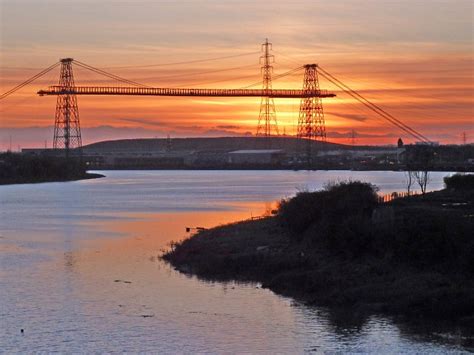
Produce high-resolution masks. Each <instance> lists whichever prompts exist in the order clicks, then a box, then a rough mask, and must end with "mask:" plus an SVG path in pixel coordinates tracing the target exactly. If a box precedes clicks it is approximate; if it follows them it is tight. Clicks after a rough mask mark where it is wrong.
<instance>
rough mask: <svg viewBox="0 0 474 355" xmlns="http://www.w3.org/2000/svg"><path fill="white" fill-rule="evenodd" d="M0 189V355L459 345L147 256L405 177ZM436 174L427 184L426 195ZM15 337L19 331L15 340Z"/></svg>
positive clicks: (390, 187) (147, 178) (399, 185)
mask: <svg viewBox="0 0 474 355" xmlns="http://www.w3.org/2000/svg"><path fill="white" fill-rule="evenodd" d="M104 174H105V175H107V177H106V178H103V179H96V180H87V181H78V182H66V183H44V184H29V185H11V186H0V203H1V215H0V268H1V269H0V307H1V309H0V322H1V323H0V345H1V349H2V350H3V351H5V352H11V351H16V352H25V351H26V352H31V351H68V352H91V351H112V352H113V351H130V352H138V351H150V352H168V353H176V352H178V353H187V352H211V353H214V352H215V353H222V352H232V353H233V352H251V353H256V352H265V353H275V352H278V353H303V352H308V351H309V352H311V351H321V352H372V353H380V352H385V353H386V352H389V353H394V352H395V353H397V352H404V353H407V352H412V353H420V352H421V353H436V352H438V353H446V352H453V353H459V352H460V351H462V350H463V348H462V347H461V346H460V345H458V344H459V343H460V342H461V340H459V339H457V336H456V334H451V333H443V332H436V333H435V334H431V335H430V334H428V335H427V334H426V333H424V332H421V331H418V330H417V329H416V328H415V329H409V328H407V327H404V326H400V325H398V324H395V323H393V322H392V321H390V320H388V319H384V318H380V317H373V318H369V319H362V320H361V319H357V318H355V319H351V317H350V316H349V317H348V315H346V316H345V317H343V319H344V321H341V320H340V319H341V317H339V316H335V315H334V314H331V313H328V312H326V311H325V310H322V309H317V308H311V307H306V306H304V305H301V304H298V303H296V302H294V301H292V300H291V299H287V298H283V297H280V296H277V295H275V294H273V293H272V292H270V291H268V290H264V289H261V288H259V286H258V285H255V284H245V285H241V284H235V283H225V284H224V283H207V282H203V281H200V280H197V279H196V278H190V277H187V276H184V275H182V274H180V273H178V272H176V271H174V270H172V269H171V268H170V267H169V266H168V265H166V264H164V263H163V262H161V261H160V260H159V259H158V258H157V255H159V254H160V252H161V250H162V249H163V248H165V247H166V246H167V245H168V243H169V242H170V241H171V240H178V239H181V238H183V237H185V236H186V233H185V230H184V229H185V227H187V226H189V227H194V226H204V227H209V226H214V225H217V224H220V223H226V222H230V221H235V220H239V219H243V218H248V217H250V216H255V215H260V214H262V213H264V212H265V210H268V209H269V208H271V206H272V202H274V201H276V200H278V199H280V198H282V197H289V196H292V195H294V194H295V193H296V192H297V191H298V190H302V189H316V188H320V187H321V186H322V185H323V184H324V183H325V182H327V181H329V180H338V179H347V178H352V179H361V180H365V181H370V182H373V183H375V184H377V185H378V186H379V187H380V189H381V191H382V192H392V191H402V190H404V186H403V180H404V177H403V173H397V172H349V171H346V172H344V171H337V172H328V171H323V172H303V171H301V172H292V171H240V172H238V171H106V172H104ZM445 175H446V173H433V174H432V182H431V184H430V188H432V189H438V188H440V187H442V177H443V176H445ZM22 328H23V329H24V333H23V334H21V332H20V329H22Z"/></svg>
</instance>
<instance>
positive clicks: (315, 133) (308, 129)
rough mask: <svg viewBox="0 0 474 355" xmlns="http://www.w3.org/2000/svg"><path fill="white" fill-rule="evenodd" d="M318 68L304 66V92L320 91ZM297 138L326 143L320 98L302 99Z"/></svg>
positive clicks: (309, 65)
mask: <svg viewBox="0 0 474 355" xmlns="http://www.w3.org/2000/svg"><path fill="white" fill-rule="evenodd" d="M317 68H318V65H317V64H306V65H305V66H304V79H303V91H308V92H315V91H319V80H318V71H317ZM297 137H298V138H306V139H316V140H321V141H323V142H325V141H326V126H325V123H324V112H323V103H322V100H321V98H320V97H317V96H311V97H309V96H308V97H304V98H302V99H301V104H300V115H299V119H298V133H297Z"/></svg>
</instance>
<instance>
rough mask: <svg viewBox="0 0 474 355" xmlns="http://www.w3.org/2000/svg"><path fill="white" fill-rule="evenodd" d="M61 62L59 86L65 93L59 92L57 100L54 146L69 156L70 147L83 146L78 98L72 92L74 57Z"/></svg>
mask: <svg viewBox="0 0 474 355" xmlns="http://www.w3.org/2000/svg"><path fill="white" fill-rule="evenodd" d="M60 62H61V73H60V76H59V86H60V87H61V90H62V91H64V93H61V94H59V95H58V98H57V100H56V116H55V121H54V139H53V148H54V149H64V150H65V153H66V157H68V156H69V151H70V149H74V148H78V149H79V150H80V149H81V148H82V139H81V127H80V124H79V109H78V108H77V98H76V95H75V94H71V91H73V90H74V88H75V85H74V75H73V72H72V62H73V59H72V58H64V59H61V60H60Z"/></svg>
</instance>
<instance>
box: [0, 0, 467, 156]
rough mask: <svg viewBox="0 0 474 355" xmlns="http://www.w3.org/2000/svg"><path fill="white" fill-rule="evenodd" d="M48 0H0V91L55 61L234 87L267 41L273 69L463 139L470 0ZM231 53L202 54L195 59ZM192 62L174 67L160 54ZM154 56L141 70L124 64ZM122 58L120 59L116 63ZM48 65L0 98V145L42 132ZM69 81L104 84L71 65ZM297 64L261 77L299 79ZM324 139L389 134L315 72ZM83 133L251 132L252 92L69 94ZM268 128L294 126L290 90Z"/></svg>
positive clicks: (35, 141)
mask: <svg viewBox="0 0 474 355" xmlns="http://www.w3.org/2000/svg"><path fill="white" fill-rule="evenodd" d="M267 4H268V3H267V2H263V1H253V2H251V1H232V0H231V1H226V2H222V1H217V0H213V1H197V0H196V1H193V0H187V1H183V2H176V3H175V2H173V1H119V2H113V1H109V0H106V1H101V2H100V4H97V2H93V1H89V0H84V1H69V2H60V1H50V0H45V1H43V2H38V1H34V0H29V1H28V0H16V1H13V0H3V1H1V2H0V6H1V7H0V9H1V16H2V17H1V25H0V26H1V28H0V32H1V42H0V44H1V57H0V59H1V62H0V92H2V93H3V92H5V91H6V90H8V89H10V88H11V87H13V86H15V85H17V84H18V83H20V82H22V81H23V80H25V79H27V78H28V77H30V76H32V75H33V74H35V73H36V72H38V71H40V70H41V69H43V68H45V67H47V66H49V65H51V64H52V63H54V62H56V61H57V60H58V59H59V58H62V57H73V58H75V59H77V60H80V61H82V62H85V63H88V64H90V65H93V66H96V67H100V68H109V69H106V70H108V71H110V72H112V73H114V74H117V75H120V76H123V77H126V78H129V79H132V80H135V81H139V82H141V83H144V84H147V85H150V86H160V87H199V88H205V87H209V88H239V87H244V86H247V85H249V84H252V83H255V82H258V81H259V80H261V76H260V68H259V67H260V64H259V55H260V54H259V53H257V51H259V50H260V43H261V42H263V40H264V39H265V37H269V39H270V41H271V42H273V49H274V52H273V54H274V55H275V60H276V62H275V64H274V67H275V72H274V74H275V75H278V74H279V73H283V72H286V71H288V70H290V69H292V68H295V67H297V66H299V65H302V64H306V63H319V64H320V65H321V66H322V67H323V68H325V69H326V70H328V71H329V72H331V73H332V74H334V75H335V76H336V77H338V78H339V79H341V80H342V81H343V82H345V83H346V84H348V85H349V86H351V87H352V88H354V89H356V90H358V91H359V92H360V93H362V94H363V95H364V96H366V97H367V98H369V99H370V100H372V101H373V102H375V103H377V104H378V105H380V106H381V107H383V108H384V109H386V110H387V111H389V112H390V113H392V114H393V115H394V116H396V117H397V118H399V119H400V120H402V121H404V122H406V123H407V124H409V125H410V126H412V127H414V128H415V129H417V130H418V131H420V132H422V133H423V134H424V135H425V136H427V137H429V138H430V139H432V140H434V141H440V142H442V143H455V144H459V143H461V135H462V132H466V133H467V137H468V140H469V141H470V142H473V141H474V129H473V106H472V105H473V94H474V83H473V55H472V54H473V52H472V51H473V46H472V45H473V43H472V25H473V24H472V11H473V5H472V2H471V1H436V0H433V1H431V0H430V1H421V0H419V1H415V2H412V1H408V0H407V1H405V0H399V1H375V0H374V1H339V2H337V4H332V3H328V2H327V1H310V0H304V1H302V0H299V1H292V2H289V1H274V2H272V5H271V6H269V5H267ZM238 54H242V56H239V57H233V58H226V59H220V60H212V61H199V60H204V59H208V58H216V57H225V56H232V55H238ZM187 61H196V62H193V63H187V64H173V65H162V64H167V63H177V62H187ZM146 65H156V66H151V67H145V68H140V67H134V66H146ZM124 66H126V67H131V68H123V67H124ZM58 77H59V71H58V70H55V71H53V72H51V73H49V74H48V75H46V76H45V77H44V78H42V79H41V80H38V81H37V82H36V83H34V84H32V85H29V86H27V87H25V88H23V89H21V90H20V91H19V92H17V93H16V94H14V95H12V96H10V97H8V98H6V99H4V100H2V101H0V129H1V131H0V133H1V134H0V149H1V150H4V149H7V148H8V146H9V139H10V136H12V141H13V143H12V144H13V148H14V149H16V148H17V146H18V145H21V146H22V147H27V146H30V147H31V146H43V145H44V144H45V141H47V142H46V143H47V144H48V145H50V144H51V141H52V124H53V122H54V110H55V98H54V97H38V96H37V95H35V92H36V91H37V90H38V89H40V88H45V87H46V86H48V85H51V84H55V83H56V82H57V80H58ZM75 77H76V84H77V85H104V86H106V85H114V83H113V82H112V81H110V80H108V79H104V78H100V77H98V76H97V75H96V74H93V73H90V72H87V71H85V70H84V69H81V68H77V69H76V70H75ZM302 79H303V73H302V72H301V71H300V72H299V73H297V74H296V75H293V76H290V77H286V78H282V79H280V80H277V81H275V82H274V88H301V86H302ZM321 87H322V88H325V89H329V90H334V91H335V92H336V94H338V97H337V98H334V99H325V100H324V110H325V113H326V127H327V133H328V140H330V141H335V142H340V143H350V138H349V137H350V132H351V130H354V131H355V132H356V136H357V138H356V143H357V144H386V143H392V144H393V143H395V142H396V139H397V138H398V137H399V136H401V137H403V138H404V140H405V141H407V142H410V141H412V139H411V138H410V137H405V135H404V134H402V132H400V131H399V130H398V129H396V128H394V127H393V126H391V125H390V124H389V123H387V122H385V121H382V120H380V119H378V118H377V117H376V116H375V115H374V114H372V113H371V112H370V111H368V110H367V109H365V108H364V107H363V106H361V105H360V104H357V103H355V102H354V101H353V100H352V99H350V98H349V97H348V96H347V95H345V94H343V93H340V92H338V91H337V90H336V88H334V87H333V86H332V85H330V84H329V83H327V82H326V81H324V80H323V79H321ZM78 101H79V110H80V117H81V126H82V129H83V141H84V143H90V142H93V141H97V140H101V139H116V138H133V137H166V135H167V134H170V135H171V136H172V137H183V136H225V135H242V134H254V133H255V131H256V125H257V118H258V112H259V104H260V99H258V98H218V99H216V98H187V97H177V98H175V97H122V96H119V97H92V96H88V97H85V96H84V97H82V96H81V97H79V98H78ZM275 105H276V109H277V119H278V123H279V127H280V131H281V132H283V131H285V132H286V133H287V134H294V132H295V129H296V124H297V119H298V109H299V101H298V100H288V99H275Z"/></svg>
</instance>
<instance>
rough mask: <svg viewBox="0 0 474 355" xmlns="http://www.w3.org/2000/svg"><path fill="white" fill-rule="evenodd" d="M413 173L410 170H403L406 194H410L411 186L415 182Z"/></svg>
mask: <svg viewBox="0 0 474 355" xmlns="http://www.w3.org/2000/svg"><path fill="white" fill-rule="evenodd" d="M413 174H414V171H411V170H408V171H405V184H406V187H407V193H408V196H410V193H411V187H412V186H413V184H414V183H415V177H414V176H413Z"/></svg>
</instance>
